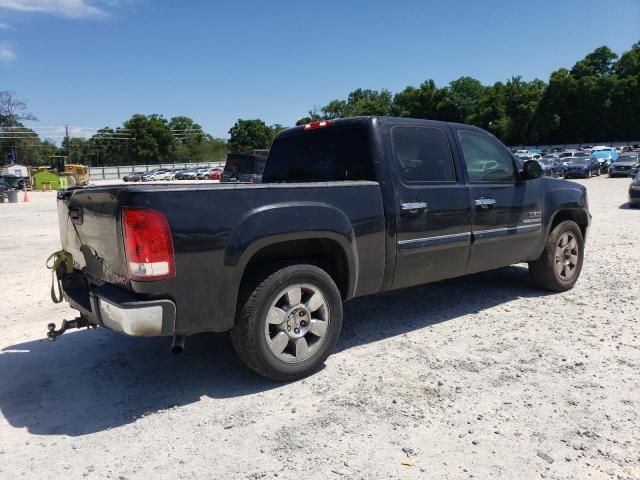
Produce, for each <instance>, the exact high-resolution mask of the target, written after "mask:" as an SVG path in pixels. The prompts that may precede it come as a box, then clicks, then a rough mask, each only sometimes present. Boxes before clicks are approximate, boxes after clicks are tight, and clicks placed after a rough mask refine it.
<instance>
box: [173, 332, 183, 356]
mask: <svg viewBox="0 0 640 480" xmlns="http://www.w3.org/2000/svg"><path fill="white" fill-rule="evenodd" d="M185 338H186V337H185V336H184V335H176V336H174V337H173V341H172V342H171V353H175V354H176V355H177V354H179V353H182V352H183V350H184V340H185Z"/></svg>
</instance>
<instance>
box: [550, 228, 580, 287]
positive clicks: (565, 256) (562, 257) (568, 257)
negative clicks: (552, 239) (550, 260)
mask: <svg viewBox="0 0 640 480" xmlns="http://www.w3.org/2000/svg"><path fill="white" fill-rule="evenodd" d="M579 255H580V252H579V250H578V242H577V241H576V237H575V236H574V234H573V232H565V233H563V234H562V235H561V236H560V240H558V244H557V245H556V273H557V274H558V277H559V278H560V279H562V280H565V281H567V280H571V279H572V278H573V276H574V275H575V274H576V272H577V267H578V256H579Z"/></svg>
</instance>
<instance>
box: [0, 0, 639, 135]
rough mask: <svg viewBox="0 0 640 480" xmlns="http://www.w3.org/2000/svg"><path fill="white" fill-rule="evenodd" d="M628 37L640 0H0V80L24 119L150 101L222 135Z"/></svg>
mask: <svg viewBox="0 0 640 480" xmlns="http://www.w3.org/2000/svg"><path fill="white" fill-rule="evenodd" d="M638 40H640V1H639V0H615V1H612V0H609V1H604V0H603V1H596V0H554V1H548V0H537V1H535V2H519V1H513V0H511V1H507V0H484V1H478V0H458V1H455V2H443V1H437V2H436V1H426V0H423V1H417V0H416V1H414V0H406V1H403V0H397V1H395V2H390V1H388V0H387V1H384V2H382V1H377V0H369V1H360V0H357V1H356V0H353V1H347V0H342V1H333V0H324V1H315V2H313V1H304V0H297V1H289V0H282V1H270V2H269V1H249V0H247V1H241V0H237V1H223V0H220V1H205V0H201V1H199V0H193V1H188V0H184V1H178V0H0V90H15V91H16V92H17V93H18V96H19V97H21V98H26V99H28V100H29V106H30V110H31V111H32V112H33V113H35V114H36V115H37V116H38V117H39V119H40V122H37V123H32V124H31V125H33V126H34V127H40V128H44V127H47V126H59V125H63V124H69V125H71V126H72V127H73V129H74V130H72V131H74V132H75V131H77V130H75V129H79V128H82V127H93V128H99V127H103V126H113V127H115V126H118V125H120V124H121V123H122V121H124V120H125V119H127V118H129V117H130V116H131V115H132V114H134V113H145V114H149V113H161V114H163V115H164V116H165V117H167V118H168V117H171V116H174V115H187V116H190V117H192V118H193V119H194V120H196V121H197V122H198V123H200V124H201V125H202V126H203V127H204V129H205V130H206V131H208V132H210V133H212V134H213V135H216V136H221V137H226V136H227V132H228V130H229V128H230V127H231V125H233V123H234V122H235V121H236V119H238V118H262V119H263V120H265V121H266V122H267V123H270V124H272V123H281V124H283V125H292V124H293V123H294V122H295V121H296V120H297V119H298V118H299V117H301V116H303V115H304V114H305V113H306V112H307V110H309V109H310V108H312V107H313V106H314V105H318V106H320V105H324V104H326V103H327V102H328V101H330V100H332V99H334V98H344V97H345V96H346V95H347V94H348V93H349V92H350V91H351V90H353V89H355V88H358V87H362V88H372V89H382V88H387V89H389V90H391V91H393V92H396V91H399V90H401V89H403V88H404V87H405V86H407V85H418V84H420V83H421V82H422V81H424V80H426V79H428V78H433V79H434V80H435V82H436V83H437V84H438V85H439V86H441V85H445V84H447V83H448V82H450V81H451V80H454V79H456V78H458V77H460V76H462V75H470V76H473V77H475V78H478V79H479V80H481V81H482V82H483V83H493V82H495V81H498V80H505V79H507V78H509V77H510V76H511V75H522V76H523V77H524V78H525V79H527V80H528V79H533V78H535V77H538V78H542V79H545V80H546V79H547V78H548V76H549V74H550V73H551V72H552V71H553V70H555V69H557V68H559V67H570V66H572V65H573V64H574V63H575V61H576V60H578V59H580V58H582V57H584V55H585V54H587V53H589V52H590V51H592V50H593V49H594V48H596V47H598V46H600V45H608V46H609V47H610V48H612V49H613V50H614V51H616V52H617V53H621V52H622V51H624V50H626V49H628V48H629V47H630V46H631V44H632V43H634V42H635V41H638ZM42 131H43V132H44V131H45V130H42Z"/></svg>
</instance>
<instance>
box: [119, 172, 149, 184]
mask: <svg viewBox="0 0 640 480" xmlns="http://www.w3.org/2000/svg"><path fill="white" fill-rule="evenodd" d="M146 173H147V172H133V173H129V174H127V175H125V176H124V177H122V180H123V181H125V182H139V181H140V179H141V178H142V176H143V175H145V174H146Z"/></svg>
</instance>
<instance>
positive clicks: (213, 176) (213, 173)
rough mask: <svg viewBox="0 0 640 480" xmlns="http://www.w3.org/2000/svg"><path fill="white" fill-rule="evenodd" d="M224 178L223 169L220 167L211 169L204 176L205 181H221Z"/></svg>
mask: <svg viewBox="0 0 640 480" xmlns="http://www.w3.org/2000/svg"><path fill="white" fill-rule="evenodd" d="M221 178H222V169H221V168H220V167H211V168H209V169H208V170H206V171H205V173H204V175H202V179H203V180H220V179H221Z"/></svg>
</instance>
